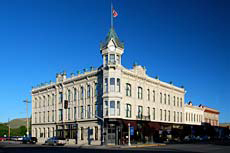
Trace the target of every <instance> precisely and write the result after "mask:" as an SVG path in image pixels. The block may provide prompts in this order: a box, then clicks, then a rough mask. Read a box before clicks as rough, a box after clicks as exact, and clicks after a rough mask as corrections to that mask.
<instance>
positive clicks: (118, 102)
mask: <svg viewBox="0 0 230 153" xmlns="http://www.w3.org/2000/svg"><path fill="white" fill-rule="evenodd" d="M120 114H121V104H120V101H117V116H119V115H120Z"/></svg>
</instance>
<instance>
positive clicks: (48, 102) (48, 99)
mask: <svg viewBox="0 0 230 153" xmlns="http://www.w3.org/2000/svg"><path fill="white" fill-rule="evenodd" d="M49 105H50V95H48V96H47V106H49Z"/></svg>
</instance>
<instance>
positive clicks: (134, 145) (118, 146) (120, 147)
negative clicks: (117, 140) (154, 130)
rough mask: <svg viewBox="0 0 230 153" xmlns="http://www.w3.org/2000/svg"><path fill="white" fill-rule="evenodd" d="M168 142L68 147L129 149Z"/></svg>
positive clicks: (72, 145)
mask: <svg viewBox="0 0 230 153" xmlns="http://www.w3.org/2000/svg"><path fill="white" fill-rule="evenodd" d="M165 145H166V144H163V143H154V144H132V145H131V146H128V145H105V146H101V145H75V144H66V145H65V146H66V147H77V148H84V149H128V148H145V147H159V146H165Z"/></svg>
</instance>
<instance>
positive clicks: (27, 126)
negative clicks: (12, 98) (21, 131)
mask: <svg viewBox="0 0 230 153" xmlns="http://www.w3.org/2000/svg"><path fill="white" fill-rule="evenodd" d="M23 102H25V103H26V135H27V137H28V136H29V121H28V103H31V102H30V101H29V100H28V98H26V100H24V101H23Z"/></svg>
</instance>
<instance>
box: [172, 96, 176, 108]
mask: <svg viewBox="0 0 230 153" xmlns="http://www.w3.org/2000/svg"><path fill="white" fill-rule="evenodd" d="M173 106H176V97H175V96H173Z"/></svg>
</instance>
